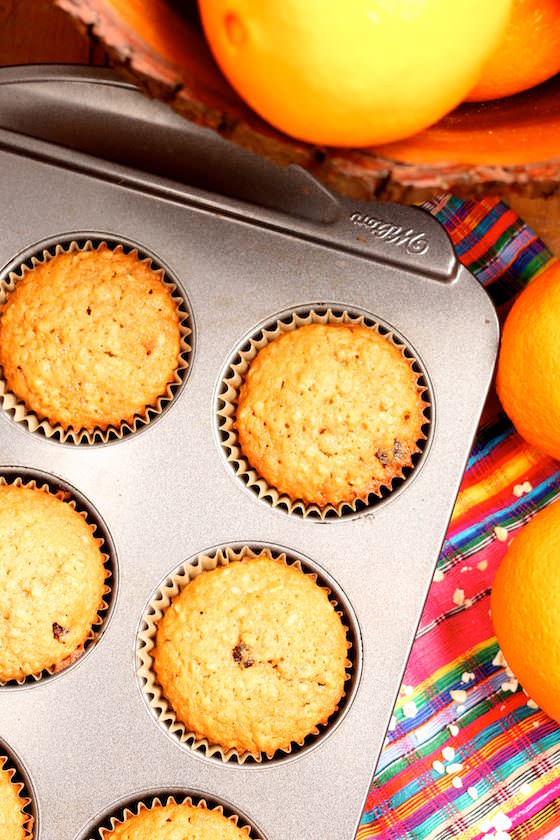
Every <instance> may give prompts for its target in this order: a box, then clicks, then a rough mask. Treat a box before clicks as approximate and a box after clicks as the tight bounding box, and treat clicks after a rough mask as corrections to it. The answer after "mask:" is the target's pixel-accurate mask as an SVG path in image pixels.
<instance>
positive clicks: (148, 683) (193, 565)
mask: <svg viewBox="0 0 560 840" xmlns="http://www.w3.org/2000/svg"><path fill="white" fill-rule="evenodd" d="M262 555H265V556H267V557H270V558H271V559H273V560H276V561H278V562H281V563H284V564H285V565H287V566H294V567H295V568H296V569H299V571H301V572H302V573H303V574H305V575H307V576H308V577H310V578H311V579H312V580H313V581H314V582H315V583H317V581H318V575H317V574H316V573H315V572H310V571H307V569H305V568H303V567H302V563H301V561H300V560H299V559H297V558H292V557H289V556H288V555H287V554H286V553H285V552H283V551H280V550H274V549H271V548H268V547H266V546H263V547H262V548H258V549H257V550H255V549H254V548H251V547H249V546H247V545H244V546H242V547H240V548H233V547H228V546H222V547H221V548H218V549H214V550H212V551H211V552H209V553H208V554H205V553H202V554H199V555H198V556H197V558H196V560H195V561H194V562H190V561H186V562H185V563H183V564H182V565H181V566H180V567H179V568H178V569H177V570H176V571H174V572H172V573H171V575H170V576H169V577H168V578H167V580H166V581H165V582H164V583H163V584H162V585H161V586H160V587H159V588H158V590H157V592H156V594H155V595H154V597H153V598H152V600H151V601H150V603H149V604H148V608H147V610H146V613H145V615H144V618H143V622H142V626H141V629H140V633H139V636H138V650H137V653H138V663H139V664H138V676H139V677H140V680H141V684H142V691H143V693H144V695H145V697H146V700H147V701H148V705H149V707H150V709H151V710H152V712H153V714H154V715H155V716H156V718H157V719H158V720H159V722H160V723H161V724H162V726H164V727H165V728H166V729H167V730H168V731H169V732H170V733H171V734H173V735H175V736H176V737H177V738H178V739H179V741H180V742H181V743H182V744H185V745H186V746H189V747H190V748H191V749H194V750H200V751H202V752H204V753H205V754H206V755H207V756H215V757H217V758H220V759H221V760H222V761H224V762H228V761H231V760H234V761H237V762H238V763H239V764H243V763H244V762H245V761H247V759H252V760H254V761H256V762H259V763H260V762H262V761H263V759H268V760H270V759H273V758H276V757H277V756H278V755H279V754H282V753H284V754H289V753H292V752H294V751H296V750H299V749H301V748H303V747H304V746H305V740H306V739H303V740H302V741H301V742H295V741H293V742H292V743H291V744H290V746H289V747H287V748H285V749H278V750H276V752H275V753H273V754H270V755H268V754H266V753H252V752H245V753H240V752H239V751H238V750H236V749H230V750H226V749H224V748H222V747H221V746H220V745H219V744H211V743H210V742H209V741H208V740H207V739H205V738H204V739H200V738H197V737H196V735H195V733H193V732H189V730H188V729H187V727H186V725H185V724H183V723H182V722H181V721H179V720H177V717H176V715H175V712H174V710H173V708H172V707H171V705H170V704H169V703H168V701H167V699H166V698H165V696H164V694H163V690H162V688H161V687H160V685H159V684H158V682H157V679H156V675H155V672H154V670H153V660H152V656H151V651H152V650H153V648H154V645H155V639H156V633H157V629H158V624H159V621H160V620H161V619H162V617H163V615H164V613H165V611H166V610H167V609H168V607H169V606H170V605H171V603H172V601H173V600H174V599H175V597H176V596H177V595H178V594H179V592H181V590H183V589H184V588H185V586H188V584H189V583H190V582H191V580H193V579H194V578H196V577H198V575H200V574H202V573H203V572H205V571H210V570H212V569H216V568H217V567H218V566H227V565H228V564H229V563H233V562H236V561H239V560H243V559H244V558H245V557H258V556H262ZM318 586H320V588H321V589H324V590H325V591H326V592H327V594H328V596H329V601H330V603H331V604H332V606H333V607H335V610H336V612H337V615H338V616H339V618H340V619H341V620H342V623H343V627H344V629H345V631H346V637H347V645H348V650H350V648H351V647H352V646H353V645H352V642H351V641H349V640H348V637H349V636H350V635H351V631H350V629H349V627H348V626H347V625H346V623H345V621H344V613H343V611H342V609H341V608H339V604H338V602H337V601H336V599H335V598H334V597H331V596H332V593H331V590H330V589H329V587H328V586H326V585H323V584H322V583H321V582H319V583H318ZM345 667H346V676H345V681H346V682H347V681H348V680H349V679H351V676H352V673H351V669H352V668H353V667H354V666H353V664H352V662H350V660H349V659H347V660H346V662H345ZM345 697H346V693H344V694H343V695H342V696H341V697H340V699H339V701H338V704H337V706H336V708H335V710H334V711H333V713H332V715H331V717H330V719H329V721H328V722H327V723H324V724H318V725H317V726H315V727H314V728H313V729H312V730H310V732H309V733H308V735H307V736H306V738H308V737H309V736H316V735H319V734H321V732H323V731H326V730H327V729H328V728H329V727H330V726H331V725H332V724H334V722H335V717H336V716H337V715H338V712H339V709H340V703H341V702H342V700H343V699H344V698H345Z"/></svg>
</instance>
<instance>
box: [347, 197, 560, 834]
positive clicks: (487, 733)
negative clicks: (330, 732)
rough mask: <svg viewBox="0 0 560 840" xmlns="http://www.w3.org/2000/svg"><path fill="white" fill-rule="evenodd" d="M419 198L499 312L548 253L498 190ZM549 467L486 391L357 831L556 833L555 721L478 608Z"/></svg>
mask: <svg viewBox="0 0 560 840" xmlns="http://www.w3.org/2000/svg"><path fill="white" fill-rule="evenodd" d="M425 206H426V207H427V208H428V209H429V210H430V211H431V212H432V213H433V214H434V215H435V216H436V217H437V218H438V219H439V220H440V221H441V222H442V223H443V224H444V225H445V227H446V228H447V230H448V232H449V234H450V236H451V238H452V240H453V243H454V245H455V248H456V251H457V254H458V256H459V258H460V259H461V261H462V262H463V263H464V264H465V265H466V266H467V267H468V268H469V269H470V270H471V271H472V272H474V274H475V275H476V276H477V277H478V279H479V280H480V282H481V283H482V284H483V285H484V286H485V287H486V289H487V290H488V292H489V294H490V295H491V297H492V299H493V300H494V303H495V304H496V307H497V309H498V313H499V315H500V317H501V318H503V316H504V315H505V314H506V312H507V310H508V308H509V306H510V305H511V302H512V301H513V299H514V297H515V295H516V294H517V292H519V290H520V289H522V288H523V287H524V286H525V285H526V284H527V283H528V282H529V281H530V280H531V279H532V278H533V277H535V276H536V275H537V274H538V273H540V272H541V271H543V270H544V269H545V268H546V267H547V266H548V265H549V264H550V262H551V260H552V259H553V256H552V254H551V253H550V251H549V250H548V249H547V248H546V246H545V245H544V243H543V242H542V241H541V240H540V239H539V238H538V237H537V236H536V235H535V234H534V233H533V231H531V229H530V228H529V227H527V225H525V224H524V223H523V221H522V220H520V219H519V217H518V216H516V214H515V213H514V212H513V211H512V210H511V209H510V208H509V207H507V206H506V205H505V204H503V203H502V202H500V201H499V200H498V199H493V198H487V199H484V200H481V201H461V200H459V199H456V198H454V197H452V196H439V197H438V198H436V199H434V200H433V201H432V202H429V203H428V204H427V205H425ZM467 364H468V359H465V365H467ZM559 468H560V464H559V463H558V462H556V461H554V460H552V459H551V458H548V457H547V456H545V455H543V454H542V453H540V452H539V451H538V450H536V449H535V448H534V447H531V446H529V445H528V444H527V443H525V442H524V441H523V440H522V439H521V438H520V437H519V435H518V434H517V433H516V432H515V430H514V428H513V427H512V425H511V423H510V422H509V420H508V419H507V417H506V416H505V414H504V413H503V411H502V410H501V408H500V405H499V403H498V400H497V398H496V396H495V393H494V392H493V391H492V392H491V393H490V396H489V399H488V403H487V406H486V408H485V411H484V415H483V418H482V421H481V424H480V427H479V430H478V433H477V438H476V442H475V445H474V448H473V451H472V454H471V457H470V460H469V463H468V468H467V471H466V473H465V476H464V479H463V483H462V486H461V492H460V495H459V497H458V500H457V504H456V506H455V511H454V513H453V518H452V521H451V524H450V527H449V531H448V533H447V536H446V540H445V543H444V546H443V550H442V552H441V556H440V558H439V561H438V565H437V571H436V574H435V576H434V582H433V583H432V587H431V590H430V595H429V598H428V601H427V604H426V608H425V610H424V614H423V616H422V621H421V625H420V629H419V632H418V636H417V638H416V642H415V644H414V648H413V652H412V656H411V659H410V662H409V665H408V668H407V672H406V676H405V679H404V681H403V685H402V686H401V692H400V698H399V701H398V703H397V706H396V708H395V713H394V717H393V720H392V722H391V726H390V731H389V733H388V737H387V740H386V743H385V746H384V749H383V752H382V755H381V759H380V763H379V767H378V771H377V775H376V778H375V781H374V783H373V785H372V788H371V791H370V793H369V797H368V800H367V806H366V810H365V811H364V814H363V817H362V822H361V826H360V829H359V832H358V835H357V836H358V840H367V839H368V838H379V840H420V838H421V839H422V840H425V838H430V840H448V838H457V837H459V838H463V840H467V839H469V840H470V839H471V838H488V840H490V838H495V840H508V838H511V840H521V839H522V838H535V840H536V838H539V840H544V838H546V840H553V838H554V840H558V838H560V727H559V726H558V725H557V724H555V723H554V722H553V721H551V720H550V719H549V718H548V717H547V715H546V714H544V712H542V711H541V710H540V709H538V708H536V707H535V704H534V703H533V702H532V701H528V697H527V696H526V694H525V693H524V692H523V690H522V688H521V686H518V684H517V682H516V680H515V679H514V678H513V676H512V675H511V672H508V671H507V670H506V668H505V667H504V664H503V660H502V658H501V655H500V652H499V649H498V645H497V643H496V639H495V637H494V633H493V629H492V621H491V618H490V615H489V608H490V588H491V584H492V580H493V577H494V574H495V572H496V569H497V567H498V565H499V563H500V561H501V559H502V557H503V555H504V553H505V551H506V548H507V542H508V539H511V537H512V535H513V534H514V533H515V532H516V531H517V530H518V529H519V528H520V527H522V525H523V524H524V523H525V522H527V520H528V519H530V518H531V517H532V516H533V515H534V514H535V513H536V512H537V511H538V510H540V508H542V507H544V506H545V505H547V504H549V503H550V502H551V501H553V500H554V499H556V498H557V497H558V496H560V469H559ZM558 608H559V609H560V604H559V605H558Z"/></svg>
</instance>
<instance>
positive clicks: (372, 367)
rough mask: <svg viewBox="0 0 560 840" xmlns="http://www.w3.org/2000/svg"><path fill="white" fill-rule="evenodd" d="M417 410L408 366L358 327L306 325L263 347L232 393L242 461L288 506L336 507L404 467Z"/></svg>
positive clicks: (415, 436)
mask: <svg viewBox="0 0 560 840" xmlns="http://www.w3.org/2000/svg"><path fill="white" fill-rule="evenodd" d="M424 406H425V403H424V401H423V399H422V395H421V389H420V388H419V386H418V375H417V374H416V373H415V372H414V370H413V369H412V364H411V362H410V361H409V360H408V359H406V358H405V357H404V356H403V354H402V352H401V350H400V349H399V348H398V347H396V346H395V345H394V344H393V343H392V342H391V341H390V340H389V339H387V338H385V337H384V336H382V335H380V334H379V333H377V332H376V331H375V330H373V329H370V328H369V327H366V326H361V325H359V324H308V325H305V326H301V327H298V328H297V329H295V330H293V331H291V332H286V333H283V334H282V335H281V336H280V337H279V338H277V339H275V340H273V341H271V342H270V343H269V344H267V345H265V346H264V347H263V348H262V349H261V350H260V352H259V353H258V354H257V356H256V357H255V358H254V359H253V361H252V362H251V364H250V367H249V370H248V371H247V373H246V375H245V378H244V381H243V383H242V385H241V388H240V390H239V395H238V401H237V408H236V414H235V421H234V428H235V430H236V431H237V435H238V439H239V445H240V448H241V452H242V454H243V456H244V457H245V458H246V460H247V461H248V463H249V465H250V466H251V467H253V468H254V470H255V471H256V472H257V474H258V476H259V477H261V478H264V479H265V481H266V482H267V484H268V485H269V486H270V487H273V488H275V489H276V490H277V491H278V492H279V493H285V494H286V495H287V496H288V497H289V498H290V499H291V500H292V501H296V500H302V501H303V502H305V503H306V504H316V505H318V506H319V507H321V508H323V507H325V506H326V505H333V506H337V505H339V504H340V503H342V502H347V503H352V502H354V501H355V500H356V499H362V500H364V501H365V500H366V499H367V497H368V495H369V494H370V493H377V494H378V493H379V492H380V488H381V487H391V482H392V481H393V479H394V478H395V477H397V476H402V471H403V468H405V467H410V466H412V455H413V454H414V453H415V452H418V451H419V450H418V441H419V440H420V439H422V438H423V437H424V435H423V433H422V425H423V424H424V423H425V422H426V420H425V417H424V415H423V409H424Z"/></svg>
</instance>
